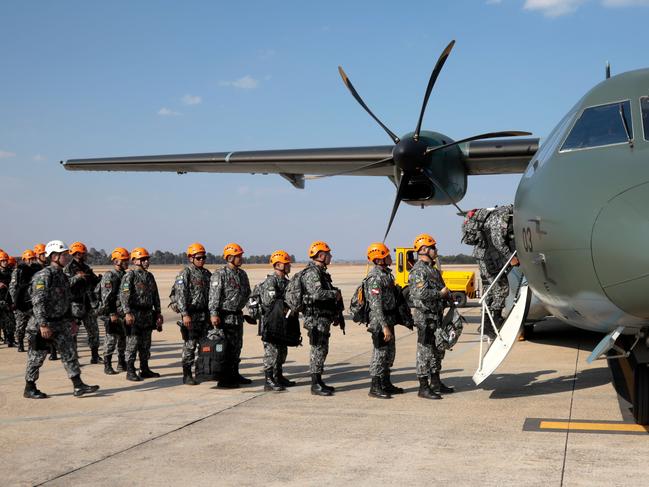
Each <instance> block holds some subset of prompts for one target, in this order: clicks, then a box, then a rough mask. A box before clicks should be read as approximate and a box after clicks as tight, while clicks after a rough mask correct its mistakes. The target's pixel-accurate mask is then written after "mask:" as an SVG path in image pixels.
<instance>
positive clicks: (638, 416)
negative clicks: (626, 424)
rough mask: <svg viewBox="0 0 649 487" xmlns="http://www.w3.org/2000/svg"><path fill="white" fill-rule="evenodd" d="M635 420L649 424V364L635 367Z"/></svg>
mask: <svg viewBox="0 0 649 487" xmlns="http://www.w3.org/2000/svg"><path fill="white" fill-rule="evenodd" d="M634 375H635V388H634V394H633V418H634V419H635V422H636V423H638V424H649V364H638V365H637V366H636V367H635V374H634Z"/></svg>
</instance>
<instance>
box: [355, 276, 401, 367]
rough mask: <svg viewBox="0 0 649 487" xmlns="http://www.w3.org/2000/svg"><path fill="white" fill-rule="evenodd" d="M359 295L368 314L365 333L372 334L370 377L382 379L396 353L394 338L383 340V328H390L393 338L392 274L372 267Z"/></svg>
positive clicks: (394, 300)
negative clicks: (363, 297) (363, 299)
mask: <svg viewBox="0 0 649 487" xmlns="http://www.w3.org/2000/svg"><path fill="white" fill-rule="evenodd" d="M363 292H364V294H365V299H366V300H367V306H368V307H369V314H370V320H369V324H368V327H367V331H369V332H370V333H372V342H373V345H374V346H373V348H372V359H371V361H370V375H371V376H372V377H382V376H384V375H386V374H389V373H390V368H391V367H392V365H393V364H394V357H395V354H396V346H395V339H394V338H393V339H392V340H390V341H389V342H387V343H386V342H385V341H383V327H384V326H388V327H390V330H392V334H393V336H394V327H395V325H396V324H397V298H396V294H395V289H394V276H393V275H392V271H391V270H390V269H389V268H387V267H386V268H383V267H381V266H378V265H376V266H374V267H373V268H372V269H371V270H370V272H369V274H368V275H367V278H366V279H365V284H364V289H363ZM377 345H378V346H377Z"/></svg>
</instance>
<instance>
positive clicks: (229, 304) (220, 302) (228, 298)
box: [209, 265, 250, 316]
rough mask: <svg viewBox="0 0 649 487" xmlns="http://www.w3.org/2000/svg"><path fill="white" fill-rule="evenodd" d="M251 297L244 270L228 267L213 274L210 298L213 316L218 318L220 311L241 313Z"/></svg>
mask: <svg viewBox="0 0 649 487" xmlns="http://www.w3.org/2000/svg"><path fill="white" fill-rule="evenodd" d="M249 297H250V281H248V274H246V271H244V270H243V269H241V268H233V267H232V266H230V265H226V266H225V267H222V268H221V269H219V270H217V271H216V272H215V273H214V274H212V278H211V279H210V296H209V310H210V314H211V315H212V316H218V315H219V311H227V312H230V313H237V312H239V311H241V310H242V309H243V308H244V306H245V305H246V303H247V302H248V298H249Z"/></svg>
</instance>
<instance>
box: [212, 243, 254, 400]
mask: <svg viewBox="0 0 649 487" xmlns="http://www.w3.org/2000/svg"><path fill="white" fill-rule="evenodd" d="M223 258H224V259H225V260H226V261H227V265H226V266H225V267H223V268H221V269H219V270H217V271H216V272H215V273H214V274H212V278H211V280H210V297H209V309H210V320H211V322H212V325H213V326H214V327H218V328H221V329H222V330H223V332H224V333H225V339H226V343H227V345H226V349H227V355H228V358H227V361H228V365H227V367H228V372H226V373H225V374H223V377H222V378H221V380H219V383H218V386H217V387H221V388H236V387H239V385H246V384H252V381H251V380H250V379H247V378H245V377H243V376H242V375H241V374H240V373H239V363H240V362H241V359H240V357H241V348H242V347H243V312H242V311H241V310H242V309H243V308H244V306H245V305H246V302H247V301H248V298H249V297H250V281H249V280H248V274H246V272H245V271H244V270H243V269H241V265H242V264H243V249H242V248H241V246H240V245H238V244H236V243H229V244H227V245H226V246H225V248H224V249H223Z"/></svg>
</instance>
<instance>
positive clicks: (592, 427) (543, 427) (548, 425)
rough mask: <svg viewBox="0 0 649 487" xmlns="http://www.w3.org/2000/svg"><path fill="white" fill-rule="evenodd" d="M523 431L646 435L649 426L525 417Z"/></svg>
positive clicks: (621, 422)
mask: <svg viewBox="0 0 649 487" xmlns="http://www.w3.org/2000/svg"><path fill="white" fill-rule="evenodd" d="M523 431H533V432H547V433H566V432H568V431H569V432H570V433H595V434H613V435H646V434H648V433H649V426H646V425H640V424H635V423H629V422H626V421H598V420H590V419H572V420H565V419H550V418H527V419H526V420H525V423H524V424H523Z"/></svg>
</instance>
